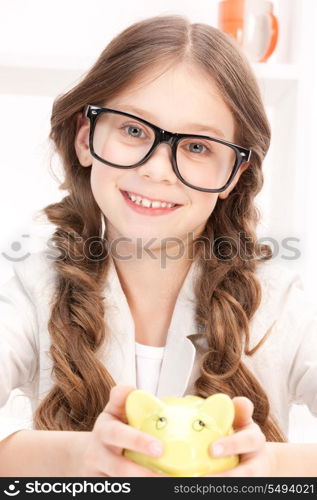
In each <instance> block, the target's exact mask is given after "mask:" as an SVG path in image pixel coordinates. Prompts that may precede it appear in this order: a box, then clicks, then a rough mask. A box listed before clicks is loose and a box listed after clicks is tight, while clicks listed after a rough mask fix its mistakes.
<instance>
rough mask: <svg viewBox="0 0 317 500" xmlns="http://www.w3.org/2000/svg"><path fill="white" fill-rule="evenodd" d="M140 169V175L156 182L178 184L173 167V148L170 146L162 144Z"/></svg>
mask: <svg viewBox="0 0 317 500" xmlns="http://www.w3.org/2000/svg"><path fill="white" fill-rule="evenodd" d="M137 168H138V172H139V175H141V176H144V177H148V178H150V179H151V180H153V181H154V182H162V181H168V182H169V183H170V184H173V183H175V182H177V180H178V179H177V177H176V175H175V173H174V171H173V166H172V148H171V146H170V145H169V144H166V143H162V144H160V145H159V146H158V147H157V148H156V150H155V151H153V153H152V155H151V156H150V158H149V159H148V160H147V161H146V162H145V163H143V165H140V166H139V167H137Z"/></svg>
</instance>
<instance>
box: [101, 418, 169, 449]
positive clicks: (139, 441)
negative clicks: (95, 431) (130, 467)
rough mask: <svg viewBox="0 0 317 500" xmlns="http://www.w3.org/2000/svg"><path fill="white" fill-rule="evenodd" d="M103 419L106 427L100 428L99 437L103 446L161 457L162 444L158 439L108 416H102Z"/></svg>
mask: <svg viewBox="0 0 317 500" xmlns="http://www.w3.org/2000/svg"><path fill="white" fill-rule="evenodd" d="M103 418H104V419H105V421H107V426H106V427H104V428H101V427H100V429H101V430H100V435H101V440H102V442H103V443H104V444H105V445H110V446H116V447H118V448H127V449H129V450H134V451H138V452H139V453H143V454H145V455H150V456H152V457H159V456H160V455H162V453H163V443H162V442H161V441H160V440H159V439H155V438H154V437H153V436H151V435H150V434H147V433H145V432H142V431H139V430H138V429H135V428H134V427H131V426H129V425H126V424H124V423H122V422H121V421H120V420H116V419H114V418H113V417H112V416H111V415H109V414H104V415H103Z"/></svg>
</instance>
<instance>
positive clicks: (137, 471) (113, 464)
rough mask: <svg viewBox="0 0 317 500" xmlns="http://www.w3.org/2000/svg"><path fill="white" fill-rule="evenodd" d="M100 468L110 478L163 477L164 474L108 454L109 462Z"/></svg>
mask: <svg viewBox="0 0 317 500" xmlns="http://www.w3.org/2000/svg"><path fill="white" fill-rule="evenodd" d="M102 467H103V468H104V469H105V470H106V471H107V474H109V476H112V477H147V476H150V477H163V476H164V474H158V473H156V472H154V471H151V470H150V469H147V468H146V467H142V466H141V465H138V464H135V463H134V462H132V461H131V460H128V459H127V458H125V457H124V456H122V455H113V454H109V460H107V462H105V461H103V463H102Z"/></svg>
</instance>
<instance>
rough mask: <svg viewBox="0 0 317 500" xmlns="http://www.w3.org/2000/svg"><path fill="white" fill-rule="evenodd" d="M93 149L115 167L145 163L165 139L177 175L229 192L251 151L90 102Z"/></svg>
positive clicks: (191, 182)
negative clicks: (166, 128) (172, 129)
mask: <svg viewBox="0 0 317 500" xmlns="http://www.w3.org/2000/svg"><path fill="white" fill-rule="evenodd" d="M84 116H85V117H86V118H88V119H89V120H90V132H89V148H90V152H91V155H92V156H93V157H94V158H96V159H97V160H99V161H101V162H102V163H105V164H106V165H109V166H111V167H116V168H135V167H138V166H139V165H142V164H143V163H145V162H146V161H147V160H148V159H149V158H150V156H151V155H152V154H153V152H154V151H155V150H156V148H157V147H158V146H159V145H160V144H161V143H163V142H166V143H167V144H169V145H170V146H171V148H172V168H173V171H174V173H175V175H176V176H177V177H178V179H179V180H180V181H181V182H183V183H184V184H185V185H186V186H189V187H191V188H192V189H197V190H198V191H206V192H209V193H220V192H221V191H224V190H225V189H226V188H227V187H228V186H229V184H230V183H231V181H232V180H233V178H234V176H235V175H236V173H237V171H238V169H239V167H240V166H241V165H242V164H243V163H245V162H248V161H249V160H250V156H251V150H250V149H247V148H244V147H242V146H237V145H236V144H233V143H232V142H228V141H225V140H222V139H217V138H215V137H209V136H205V135H197V134H179V133H173V132H168V131H167V130H163V129H161V128H160V127H158V126H156V125H154V124H153V123H150V122H148V121H147V120H144V119H143V118H140V117H138V116H135V115H132V114H130V113H126V112H123V111H118V110H116V109H110V108H102V107H100V106H94V105H92V104H88V105H87V106H86V107H85V111H84Z"/></svg>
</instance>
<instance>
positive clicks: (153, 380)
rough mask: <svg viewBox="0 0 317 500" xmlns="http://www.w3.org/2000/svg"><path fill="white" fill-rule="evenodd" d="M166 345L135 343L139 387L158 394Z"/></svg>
mask: <svg viewBox="0 0 317 500" xmlns="http://www.w3.org/2000/svg"><path fill="white" fill-rule="evenodd" d="M163 355H164V347H154V346H151V345H144V344H139V343H138V342H136V343H135V356H136V381H137V388H138V389H142V390H143V391H147V392H150V393H151V394H154V395H156V393H157V386H158V381H159V377H160V371H161V365H162V361H163Z"/></svg>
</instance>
